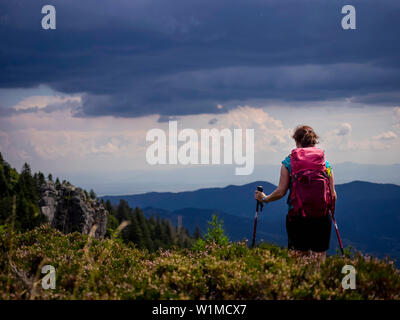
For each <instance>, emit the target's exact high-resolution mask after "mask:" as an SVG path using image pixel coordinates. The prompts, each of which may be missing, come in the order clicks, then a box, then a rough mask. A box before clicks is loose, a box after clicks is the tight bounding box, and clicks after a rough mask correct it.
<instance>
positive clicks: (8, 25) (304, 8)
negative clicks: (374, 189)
mask: <svg viewBox="0 0 400 320" xmlns="http://www.w3.org/2000/svg"><path fill="white" fill-rule="evenodd" d="M46 4H53V5H55V8H56V14H57V20H56V22H57V29H56V30H43V29H42V28H41V19H42V17H43V15H42V14H41V8H42V6H43V5H46ZM346 4H352V5H354V6H355V8H356V12H357V29H356V30H343V29H342V28H341V19H342V17H343V14H341V8H342V7H343V6H344V5H346ZM399 17H400V2H399V1H398V0H380V1H371V0H362V1H357V0H352V1H347V0H346V1H336V0H331V1H327V0H326V1H322V0H285V1H268V0H246V1H231V0H212V1H211V0H201V1H200V0H168V1H166V0H153V1H149V0H133V1H132V0H113V1H111V0H108V1H105V0H85V1H75V0H68V1H67V0H65V1H64V0H57V1H36V0H13V1H7V2H6V1H2V2H0V39H1V44H0V151H1V152H2V153H3V156H4V157H5V158H6V159H7V160H8V161H9V162H11V164H12V165H14V166H15V167H17V168H20V167H21V166H22V164H23V162H25V161H27V162H29V163H31V165H32V167H33V169H35V170H42V171H44V172H49V171H52V172H55V173H63V174H64V175H65V178H68V175H69V174H70V175H76V174H77V173H79V172H81V173H85V172H86V173H87V172H102V173H103V174H104V177H105V179H107V177H111V176H112V175H113V172H115V171H120V172H123V171H132V170H138V171H140V170H143V172H154V170H161V169H159V168H154V167H150V166H149V165H148V164H147V162H146V159H145V152H146V148H147V147H148V145H149V144H148V143H146V140H145V137H146V132H147V131H148V130H149V129H151V128H163V129H167V126H168V124H167V122H166V121H168V120H169V119H177V120H178V126H179V128H194V129H200V128H211V127H216V128H220V129H222V128H254V129H255V134H256V141H255V146H256V159H255V161H256V164H259V165H261V164H279V163H280V161H281V160H282V158H283V157H284V156H286V155H287V154H288V153H289V152H290V150H291V148H293V147H294V145H293V142H292V140H291V138H290V135H291V133H292V131H293V128H294V127H295V126H296V125H297V124H300V123H301V124H310V125H311V126H313V127H314V128H315V129H316V131H317V133H318V134H319V135H320V136H321V147H323V148H324V149H325V150H326V153H327V157H328V158H329V159H330V161H331V162H332V163H340V162H346V161H351V162H356V163H374V164H392V163H399V162H400V161H399V156H400V148H399V147H400V145H399V135H400V72H399V71H400V59H399V57H400V42H399V41H398V38H399V34H400V19H399ZM176 168H177V167H176V166H170V167H163V168H162V170H169V169H176ZM261 178H262V177H261ZM261 178H260V179H261ZM151 179H153V180H154V181H156V182H157V181H158V180H160V181H161V180H162V179H163V176H162V175H159V176H158V175H156V174H153V175H152V176H151ZM164 182H165V181H164ZM111 191H112V190H111Z"/></svg>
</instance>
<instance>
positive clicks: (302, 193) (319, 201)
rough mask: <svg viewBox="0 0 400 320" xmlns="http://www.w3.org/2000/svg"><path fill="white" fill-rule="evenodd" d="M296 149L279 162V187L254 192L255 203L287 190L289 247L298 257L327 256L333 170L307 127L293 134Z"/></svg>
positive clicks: (334, 199) (282, 195) (334, 198)
mask: <svg viewBox="0 0 400 320" xmlns="http://www.w3.org/2000/svg"><path fill="white" fill-rule="evenodd" d="M293 139H294V140H295V142H296V149H294V150H293V151H292V153H291V154H290V155H289V156H287V157H286V159H284V160H283V161H282V167H281V174H280V180H279V185H278V187H277V188H276V189H275V191H273V192H272V193H271V194H269V195H266V194H264V193H263V192H259V191H256V194H255V199H256V200H257V201H260V202H264V203H269V202H272V201H276V200H279V199H281V198H282V197H284V196H285V195H286V193H287V190H288V189H289V190H290V192H289V197H288V201H287V202H288V206H289V208H288V214H287V216H286V231H287V235H288V247H289V249H292V250H294V251H295V253H296V254H297V255H302V256H306V255H308V254H309V253H310V254H311V255H312V256H315V257H322V258H324V257H325V256H326V251H327V250H328V249H329V242H330V234H331V227H332V221H331V217H330V215H329V211H330V209H331V207H332V205H333V204H334V202H335V201H336V198H337V196H336V191H335V182H334V177H333V173H332V167H331V165H330V164H329V162H328V161H326V160H325V155H324V152H323V151H322V150H321V149H319V148H316V147H315V145H316V144H317V143H318V136H317V134H316V133H315V131H314V130H313V128H311V127H310V126H298V127H297V128H296V129H295V131H294V134H293Z"/></svg>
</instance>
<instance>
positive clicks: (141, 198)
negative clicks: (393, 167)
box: [103, 181, 400, 259]
mask: <svg viewBox="0 0 400 320" xmlns="http://www.w3.org/2000/svg"><path fill="white" fill-rule="evenodd" d="M258 185H262V186H263V187H264V190H265V191H266V193H270V192H272V191H273V190H274V189H275V186H274V185H273V184H271V183H269V182H265V181H255V182H252V183H249V184H245V185H242V186H234V185H229V186H227V187H223V188H208V189H207V188H205V189H199V190H196V191H188V192H177V193H172V192H151V193H145V194H139V195H128V196H105V197H103V199H104V200H107V199H109V200H110V201H111V202H112V203H114V204H115V203H118V202H119V200H120V199H124V200H126V201H127V202H128V203H129V205H130V206H132V207H136V206H138V207H140V208H142V209H143V208H144V212H145V213H146V214H148V215H149V214H151V213H153V214H156V215H157V214H159V215H160V216H162V217H169V218H171V219H172V221H174V218H176V217H177V216H178V215H181V216H182V218H183V225H184V226H185V227H187V228H188V229H189V230H191V231H192V230H193V227H195V225H196V224H198V225H199V226H200V228H201V229H202V231H203V232H205V228H206V226H207V221H208V220H210V217H211V215H212V213H213V212H216V213H218V214H219V215H220V216H221V217H222V218H223V219H224V222H225V226H226V230H227V233H228V234H229V236H230V237H231V239H234V240H239V239H241V238H242V237H247V238H250V236H251V227H252V223H253V217H254V211H255V200H254V197H253V194H254V190H255V189H256V186H258ZM336 191H337V193H338V201H337V204H336V218H337V221H338V224H339V228H340V232H341V235H342V238H343V242H344V245H346V246H353V247H355V248H357V249H359V250H362V251H364V252H366V253H371V254H374V255H377V256H384V255H390V256H391V257H394V258H397V259H400V233H399V230H400V210H399V203H400V186H398V185H394V184H378V183H371V182H364V181H353V182H350V183H345V184H339V185H337V186H336ZM286 197H287V196H286ZM286 197H285V199H286ZM286 212H287V204H286V200H284V199H281V200H279V201H276V202H274V203H270V204H267V205H265V206H264V211H263V213H262V214H261V215H260V220H259V229H258V236H257V238H258V239H262V238H263V239H264V240H266V241H271V242H275V243H278V244H280V245H286V230H285V215H286ZM175 221H176V220H175ZM174 223H175V222H174ZM331 247H332V248H336V247H337V244H336V239H335V238H334V233H333V232H332V245H331Z"/></svg>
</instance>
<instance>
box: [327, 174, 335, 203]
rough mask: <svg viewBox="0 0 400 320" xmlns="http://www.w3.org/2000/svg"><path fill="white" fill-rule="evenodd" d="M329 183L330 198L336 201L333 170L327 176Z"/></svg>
mask: <svg viewBox="0 0 400 320" xmlns="http://www.w3.org/2000/svg"><path fill="white" fill-rule="evenodd" d="M329 184H330V188H331V192H332V200H333V201H336V200H337V194H336V190H335V178H334V177H333V172H332V173H331V176H330V177H329Z"/></svg>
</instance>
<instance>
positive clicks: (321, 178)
mask: <svg viewBox="0 0 400 320" xmlns="http://www.w3.org/2000/svg"><path fill="white" fill-rule="evenodd" d="M290 164H291V167H292V177H291V179H292V180H291V181H292V189H291V191H290V199H291V202H292V205H293V211H292V213H291V214H292V215H302V216H303V217H311V218H318V217H323V216H325V215H327V214H328V213H329V209H330V207H331V204H332V198H331V192H330V184H329V178H328V175H327V172H326V164H325V154H324V151H323V150H321V149H318V148H315V147H310V148H296V149H294V150H292V153H291V156H290Z"/></svg>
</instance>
